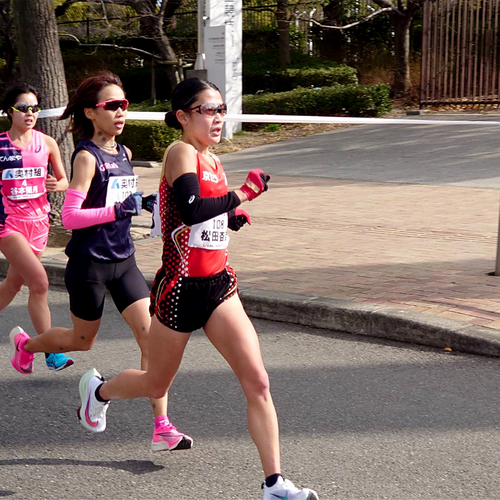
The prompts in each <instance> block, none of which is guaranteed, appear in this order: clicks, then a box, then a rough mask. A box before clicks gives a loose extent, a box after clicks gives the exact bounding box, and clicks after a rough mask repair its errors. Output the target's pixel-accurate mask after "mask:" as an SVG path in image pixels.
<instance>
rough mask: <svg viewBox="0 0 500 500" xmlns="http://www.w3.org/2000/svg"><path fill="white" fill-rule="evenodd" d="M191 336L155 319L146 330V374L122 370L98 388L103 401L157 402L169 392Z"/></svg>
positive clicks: (138, 371) (139, 371)
mask: <svg viewBox="0 0 500 500" xmlns="http://www.w3.org/2000/svg"><path fill="white" fill-rule="evenodd" d="M190 336H191V334H190V333H182V332H176V331H175V330H171V329H170V328H167V327H166V326H164V325H162V324H161V323H160V322H159V321H158V319H157V318H156V317H153V318H152V320H151V328H150V330H149V359H148V371H147V372H145V371H141V370H124V371H122V372H121V373H119V374H118V375H117V376H116V377H114V378H112V379H111V380H109V381H108V382H106V383H105V384H104V385H103V386H101V389H100V391H99V392H100V395H101V397H103V398H104V399H115V398H121V399H134V398H139V397H150V398H157V399H160V398H162V397H163V396H165V394H166V393H167V392H168V390H169V389H170V386H171V385H172V382H173V381H174V378H175V376H176V375H177V370H178V369H179V365H180V364H181V360H182V355H183V354H184V349H185V348H186V344H187V342H188V340H189V338H190Z"/></svg>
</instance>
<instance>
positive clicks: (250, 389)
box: [241, 369, 270, 399]
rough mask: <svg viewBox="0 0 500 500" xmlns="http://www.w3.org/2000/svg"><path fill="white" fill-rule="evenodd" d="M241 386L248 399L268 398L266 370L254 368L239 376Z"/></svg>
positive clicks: (268, 386)
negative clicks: (254, 369)
mask: <svg viewBox="0 0 500 500" xmlns="http://www.w3.org/2000/svg"><path fill="white" fill-rule="evenodd" d="M241 388H242V389H243V392H244V393H245V395H246V397H247V398H248V399H259V398H268V397H269V395H270V382H269V375H268V374H267V372H266V370H264V369H262V370H256V371H255V372H252V373H251V374H248V375H247V376H244V377H242V378H241Z"/></svg>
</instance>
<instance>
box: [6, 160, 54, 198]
mask: <svg viewBox="0 0 500 500" xmlns="http://www.w3.org/2000/svg"><path fill="white" fill-rule="evenodd" d="M45 177H46V172H45V167H36V168H6V169H5V170H3V171H2V185H3V192H4V194H5V196H7V198H8V199H9V200H29V199H32V198H38V197H39V196H42V195H43V194H45V192H46V188H45Z"/></svg>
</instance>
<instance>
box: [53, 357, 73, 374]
mask: <svg viewBox="0 0 500 500" xmlns="http://www.w3.org/2000/svg"><path fill="white" fill-rule="evenodd" d="M74 364H75V362H74V360H73V359H71V358H68V361H66V363H65V364H64V365H62V366H60V367H59V368H56V367H55V366H49V365H47V368H48V369H49V370H50V371H51V372H60V371H61V370H64V369H65V368H68V367H70V366H71V365H74Z"/></svg>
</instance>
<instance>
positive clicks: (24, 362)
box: [9, 326, 35, 375]
mask: <svg viewBox="0 0 500 500" xmlns="http://www.w3.org/2000/svg"><path fill="white" fill-rule="evenodd" d="M9 336H10V347H11V349H12V358H11V363H12V366H13V367H14V368H15V369H16V370H17V371H18V372H19V373H22V374H23V375H27V374H29V373H33V358H34V357H35V355H34V354H33V353H32V352H28V351H27V350H26V349H24V344H26V342H28V340H29V339H30V336H29V335H28V334H27V333H26V332H25V331H24V330H23V329H22V328H21V327H20V326H16V327H15V328H13V329H12V331H11V332H10V335H9Z"/></svg>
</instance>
